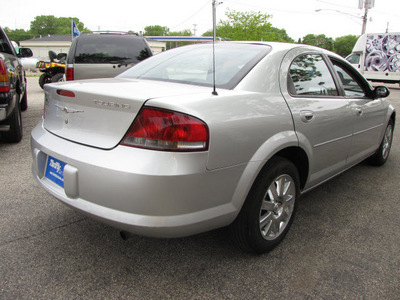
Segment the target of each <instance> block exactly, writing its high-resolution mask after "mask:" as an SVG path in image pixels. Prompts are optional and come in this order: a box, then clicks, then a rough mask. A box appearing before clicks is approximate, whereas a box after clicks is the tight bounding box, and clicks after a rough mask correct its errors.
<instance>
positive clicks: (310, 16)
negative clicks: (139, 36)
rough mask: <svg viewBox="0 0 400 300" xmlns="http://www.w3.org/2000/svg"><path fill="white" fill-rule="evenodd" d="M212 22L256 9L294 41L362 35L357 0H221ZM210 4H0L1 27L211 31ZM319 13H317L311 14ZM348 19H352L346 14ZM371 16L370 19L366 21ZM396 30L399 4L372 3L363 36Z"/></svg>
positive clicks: (77, 0)
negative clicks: (44, 24) (65, 22)
mask: <svg viewBox="0 0 400 300" xmlns="http://www.w3.org/2000/svg"><path fill="white" fill-rule="evenodd" d="M220 1H222V2H223V3H222V4H221V5H220V6H218V8H217V23H218V21H219V20H220V19H226V17H225V11H226V10H227V9H233V10H236V11H243V12H245V11H255V12H261V13H265V14H270V15H272V18H271V19H270V22H271V23H272V26H274V27H277V28H283V29H285V30H286V32H287V33H288V35H289V36H290V37H292V38H293V39H294V40H296V41H297V39H298V38H302V37H304V36H305V35H307V34H325V35H326V36H328V37H333V38H336V37H339V36H344V35H348V34H353V35H359V34H360V33H361V25H362V19H361V17H362V15H363V11H362V10H360V9H358V0H220ZM211 3H212V0H142V1H138V0H114V1H105V2H104V1H103V2H101V1H90V0H89V1H87V0H86V1H85V0H67V1H61V2H60V1H49V0H46V1H44V0H0V7H3V8H4V7H7V9H1V10H0V26H2V27H9V28H11V29H15V28H18V29H20V28H22V29H25V30H28V29H29V27H30V23H31V21H33V20H34V18H35V17H36V16H40V15H54V16H55V17H77V18H79V20H80V21H81V22H83V23H84V24H85V26H86V27H87V28H89V29H90V30H115V31H128V30H133V31H136V32H140V31H143V29H144V27H146V26H149V25H162V26H167V27H168V28H169V29H170V31H181V30H185V29H191V30H192V32H193V29H194V28H195V26H194V24H197V25H196V28H197V32H196V34H197V35H201V34H203V33H204V32H205V31H207V30H211V29H212V4H211ZM317 9H322V11H320V12H315V10H317ZM350 15H353V16H350ZM370 18H372V21H371V20H370ZM388 23H389V31H391V32H400V0H375V7H374V8H372V9H370V10H369V13H368V25H367V32H368V33H378V32H385V31H386V28H387V26H388Z"/></svg>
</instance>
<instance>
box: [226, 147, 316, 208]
mask: <svg viewBox="0 0 400 300" xmlns="http://www.w3.org/2000/svg"><path fill="white" fill-rule="evenodd" d="M276 157H281V158H285V159H287V160H288V161H290V162H292V163H293V164H294V165H295V167H296V168H297V170H298V172H299V178H300V191H301V190H303V189H304V187H305V185H306V183H307V179H308V176H309V170H310V167H309V159H308V156H307V153H306V151H305V150H304V149H302V148H301V147H299V146H298V145H296V146H293V145H288V146H286V147H284V148H281V149H278V150H277V151H275V152H273V153H272V154H271V155H269V156H268V157H266V158H265V159H264V160H261V161H250V162H249V164H248V165H247V167H246V169H245V171H244V172H243V175H242V178H241V179H240V180H239V183H238V185H237V187H236V190H235V192H234V196H233V199H232V203H233V204H234V206H235V207H236V211H237V214H239V212H240V210H241V208H242V207H243V205H244V203H245V201H246V198H247V195H248V194H249V192H250V190H251V188H252V187H253V185H254V183H255V182H256V180H257V178H258V176H259V175H260V173H261V172H262V170H263V169H264V168H265V167H267V165H268V163H269V162H270V161H271V160H272V159H273V158H276Z"/></svg>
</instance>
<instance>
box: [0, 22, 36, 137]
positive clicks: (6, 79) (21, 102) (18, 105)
mask: <svg viewBox="0 0 400 300" xmlns="http://www.w3.org/2000/svg"><path fill="white" fill-rule="evenodd" d="M32 55H33V53H32V51H31V50H30V49H29V48H19V49H18V53H17V52H16V50H15V49H14V47H13V45H12V44H11V42H10V40H9V39H8V37H7V35H6V33H5V32H4V30H3V28H1V27H0V135H1V139H2V140H3V141H5V142H14V143H18V142H19V141H21V139H22V119H21V111H24V110H26V109H27V108H28V101H27V92H26V91H27V89H26V77H25V71H24V69H23V67H22V64H21V60H20V59H19V58H20V57H31V56H32Z"/></svg>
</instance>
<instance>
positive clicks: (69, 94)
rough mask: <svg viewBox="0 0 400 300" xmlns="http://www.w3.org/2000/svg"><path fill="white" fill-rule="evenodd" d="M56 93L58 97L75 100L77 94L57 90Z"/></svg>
mask: <svg viewBox="0 0 400 300" xmlns="http://www.w3.org/2000/svg"><path fill="white" fill-rule="evenodd" d="M56 93H57V95H60V96H64V97H70V98H75V93H74V92H71V91H67V90H57V91H56Z"/></svg>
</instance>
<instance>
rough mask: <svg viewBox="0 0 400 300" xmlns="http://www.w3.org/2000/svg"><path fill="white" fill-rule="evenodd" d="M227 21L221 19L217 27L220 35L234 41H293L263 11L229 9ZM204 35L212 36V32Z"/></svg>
mask: <svg viewBox="0 0 400 300" xmlns="http://www.w3.org/2000/svg"><path fill="white" fill-rule="evenodd" d="M226 16H227V17H228V20H227V21H224V20H221V21H220V22H219V24H218V25H217V28H216V33H217V36H218V37H221V38H224V39H228V40H234V41H240V40H241V41H279V42H293V39H291V38H290V37H289V36H288V35H287V33H286V31H285V30H284V29H278V28H275V27H273V26H272V25H271V23H270V22H269V19H270V18H271V15H267V14H262V13H261V12H237V11H235V10H228V11H227V12H226ZM203 35H208V36H212V35H213V34H212V32H211V31H210V32H206V33H205V34H203Z"/></svg>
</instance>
